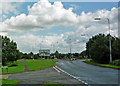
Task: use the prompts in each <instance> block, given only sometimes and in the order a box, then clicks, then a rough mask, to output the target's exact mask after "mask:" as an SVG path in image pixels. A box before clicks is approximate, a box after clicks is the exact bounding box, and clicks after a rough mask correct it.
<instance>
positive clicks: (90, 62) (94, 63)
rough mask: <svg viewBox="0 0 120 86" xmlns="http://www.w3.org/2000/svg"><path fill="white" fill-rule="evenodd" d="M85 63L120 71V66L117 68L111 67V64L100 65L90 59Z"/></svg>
mask: <svg viewBox="0 0 120 86" xmlns="http://www.w3.org/2000/svg"><path fill="white" fill-rule="evenodd" d="M83 62H85V63H88V64H92V65H96V66H101V67H109V68H115V69H120V66H115V65H111V64H99V63H96V62H93V61H91V60H90V59H86V60H85V61H83Z"/></svg>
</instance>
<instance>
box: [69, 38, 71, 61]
mask: <svg viewBox="0 0 120 86" xmlns="http://www.w3.org/2000/svg"><path fill="white" fill-rule="evenodd" d="M69 40H70V59H71V38H70V39H69Z"/></svg>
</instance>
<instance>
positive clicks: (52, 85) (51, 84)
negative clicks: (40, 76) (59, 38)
mask: <svg viewBox="0 0 120 86" xmlns="http://www.w3.org/2000/svg"><path fill="white" fill-rule="evenodd" d="M41 86H67V85H63V84H59V83H46V84H43V85H41Z"/></svg>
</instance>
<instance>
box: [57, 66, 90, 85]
mask: <svg viewBox="0 0 120 86" xmlns="http://www.w3.org/2000/svg"><path fill="white" fill-rule="evenodd" d="M55 67H56V68H57V69H59V70H60V71H62V72H64V73H66V74H67V75H69V76H71V77H73V78H74V79H77V80H78V81H80V82H82V83H83V84H85V85H87V86H91V85H88V83H86V82H84V81H82V80H80V79H79V78H77V77H75V76H73V75H71V74H69V73H68V72H66V71H64V70H62V69H61V68H59V67H58V66H55Z"/></svg>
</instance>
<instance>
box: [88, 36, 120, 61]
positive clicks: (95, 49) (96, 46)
mask: <svg viewBox="0 0 120 86" xmlns="http://www.w3.org/2000/svg"><path fill="white" fill-rule="evenodd" d="M111 44H112V57H113V60H115V59H118V58H120V54H119V52H120V39H119V38H116V37H112V36H111ZM86 52H87V55H88V53H89V56H91V58H92V60H94V61H96V62H98V63H109V61H110V50H109V35H107V36H105V35H104V34H99V35H95V36H93V37H92V38H91V39H89V41H88V42H87V43H86Z"/></svg>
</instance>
